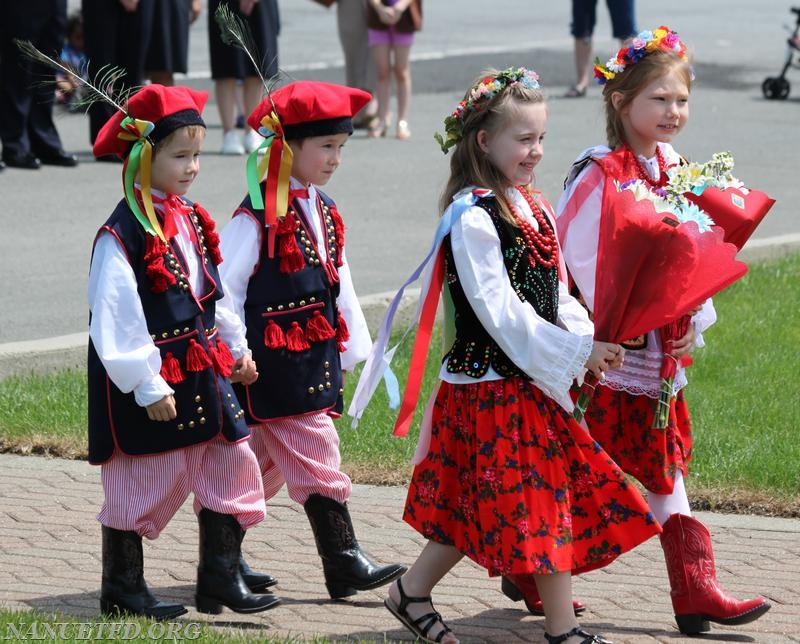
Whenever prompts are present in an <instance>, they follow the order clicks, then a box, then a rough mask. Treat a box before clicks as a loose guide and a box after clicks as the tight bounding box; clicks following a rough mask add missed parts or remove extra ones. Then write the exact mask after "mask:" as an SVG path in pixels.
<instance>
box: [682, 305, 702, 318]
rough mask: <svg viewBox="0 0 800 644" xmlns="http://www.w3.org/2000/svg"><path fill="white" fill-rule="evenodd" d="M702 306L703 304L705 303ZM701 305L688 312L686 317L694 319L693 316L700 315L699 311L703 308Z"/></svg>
mask: <svg viewBox="0 0 800 644" xmlns="http://www.w3.org/2000/svg"><path fill="white" fill-rule="evenodd" d="M703 304H705V302H704V303H703ZM703 304H698V305H697V306H695V307H694V308H693V309H692V310H691V311H689V312H688V313H687V314H686V315H688V316H689V317H690V318H691V317H694V316H695V315H697V314H698V313H700V310H701V309H702V308H703Z"/></svg>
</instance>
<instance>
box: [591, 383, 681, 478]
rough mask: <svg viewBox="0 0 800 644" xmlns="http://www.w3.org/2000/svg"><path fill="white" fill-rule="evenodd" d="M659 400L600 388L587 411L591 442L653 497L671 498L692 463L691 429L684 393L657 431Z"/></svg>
mask: <svg viewBox="0 0 800 644" xmlns="http://www.w3.org/2000/svg"><path fill="white" fill-rule="evenodd" d="M655 405H656V400H654V399H653V398H648V397H647V396H635V395H633V394H629V393H627V392H625V391H617V390H615V389H611V388H610V387H604V386H602V385H601V386H599V387H597V388H596V389H595V392H594V397H593V398H592V401H591V403H589V408H588V409H587V410H586V415H585V420H586V424H587V425H588V427H589V431H590V432H591V433H592V437H593V438H594V439H595V440H596V441H597V442H598V443H600V444H601V445H602V446H603V449H605V450H606V451H607V452H608V453H609V454H610V455H611V458H613V459H614V460H615V461H616V462H617V464H618V465H619V466H620V467H621V468H622V469H623V471H624V472H626V473H627V474H630V475H631V476H633V477H634V478H636V480H638V481H639V482H640V483H641V484H642V485H644V487H645V488H646V489H647V490H649V491H650V492H654V493H656V494H671V493H672V489H673V487H674V485H675V476H676V475H677V473H678V472H681V473H682V474H683V475H684V476H686V474H687V472H688V469H689V461H691V460H692V423H691V419H690V418H689V407H688V406H687V405H686V400H685V398H684V396H683V391H680V392H678V395H677V396H675V397H674V398H673V399H672V402H671V403H670V410H669V422H668V423H667V427H665V428H664V429H653V428H652V427H651V425H652V424H653V416H654V415H655V409H656V407H655Z"/></svg>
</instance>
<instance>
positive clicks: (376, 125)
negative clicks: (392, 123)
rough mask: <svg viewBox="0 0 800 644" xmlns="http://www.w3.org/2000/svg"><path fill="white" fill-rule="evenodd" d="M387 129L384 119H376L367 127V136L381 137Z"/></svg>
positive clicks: (372, 137)
mask: <svg viewBox="0 0 800 644" xmlns="http://www.w3.org/2000/svg"><path fill="white" fill-rule="evenodd" d="M387 129H389V125H388V124H387V123H386V121H382V120H380V119H376V120H375V121H374V122H373V123H372V124H371V125H370V126H369V128H367V136H368V137H369V138H371V139H381V138H383V137H384V136H386V130H387Z"/></svg>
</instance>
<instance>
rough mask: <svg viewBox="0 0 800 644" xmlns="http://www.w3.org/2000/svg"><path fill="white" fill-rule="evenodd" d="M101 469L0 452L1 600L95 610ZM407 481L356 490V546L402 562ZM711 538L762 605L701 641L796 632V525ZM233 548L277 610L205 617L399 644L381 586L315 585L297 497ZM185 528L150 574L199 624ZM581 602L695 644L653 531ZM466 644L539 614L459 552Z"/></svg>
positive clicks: (448, 590)
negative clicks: (339, 594) (338, 595)
mask: <svg viewBox="0 0 800 644" xmlns="http://www.w3.org/2000/svg"><path fill="white" fill-rule="evenodd" d="M101 496H102V493H101V487H100V470H99V468H96V467H92V466H90V465H88V464H86V463H84V462H76V461H66V460H60V459H45V458H39V457H33V456H30V457H21V456H12V455H0V604H2V605H4V606H6V607H8V608H22V609H33V608H35V609H39V610H43V611H53V610H57V611H61V612H64V613H66V614H69V615H74V616H77V617H88V618H91V617H94V616H96V615H97V611H98V591H99V584H100V528H99V524H98V523H97V522H96V520H95V514H96V512H97V510H98V507H99V503H100V501H101ZM404 497H405V490H404V489H401V488H383V487H370V486H355V489H354V491H353V497H352V499H351V512H352V514H353V520H354V522H355V524H356V528H357V532H358V535H359V538H360V540H361V542H362V545H364V546H365V549H366V550H367V551H368V552H369V553H370V554H371V555H372V556H374V558H375V559H377V560H380V561H383V562H390V561H400V562H405V563H410V562H412V561H413V560H414V558H415V557H416V555H417V553H418V552H419V550H420V547H421V544H422V540H421V538H420V537H419V535H418V534H417V533H416V532H414V531H413V530H412V529H411V528H410V527H408V526H407V525H405V524H404V523H402V522H401V520H400V515H401V508H402V504H403V500H404ZM698 516H699V518H700V519H701V520H702V521H704V522H705V523H706V524H707V525H708V527H709V529H710V530H711V533H712V535H713V539H714V544H715V550H716V554H717V567H718V577H719V579H720V580H721V582H722V583H723V585H724V586H725V588H726V589H727V590H728V591H730V592H731V593H732V594H736V595H739V596H741V597H744V596H748V595H749V594H755V593H761V594H763V595H764V596H766V597H768V598H769V599H770V601H771V602H772V603H773V608H772V610H771V611H770V612H769V613H767V614H766V615H765V616H764V617H762V618H761V619H760V620H759V621H756V622H755V623H753V624H749V625H746V626H742V627H738V628H736V627H728V628H722V627H720V628H717V627H715V628H714V629H713V630H712V631H711V634H709V635H707V636H705V637H704V638H703V639H706V640H710V641H715V642H719V641H733V642H763V643H766V644H773V643H781V642H800V616H798V610H797V606H798V605H800V590H798V586H799V585H800V521H799V520H788V519H771V518H765V517H752V516H733V515H715V514H709V513H701V514H700V515H698ZM245 552H246V554H247V557H248V560H249V562H250V563H251V564H252V565H253V567H254V568H256V569H262V570H265V571H268V572H270V573H273V574H275V575H276V576H277V577H278V578H279V580H280V584H279V585H278V587H277V588H276V592H277V594H279V595H280V596H281V597H282V598H284V602H283V604H282V605H281V606H278V607H277V608H275V609H273V610H271V611H268V612H266V613H261V614H260V615H253V616H243V615H237V614H235V613H232V612H230V611H227V610H226V611H225V612H224V613H223V614H222V615H220V616H217V622H216V623H218V624H220V625H224V626H226V627H230V626H234V627H241V628H243V629H247V632H248V633H252V635H253V639H254V640H257V639H259V638H264V637H270V636H286V637H295V638H297V640H293V641H302V639H303V638H310V637H313V636H317V635H319V636H324V637H327V638H329V639H330V640H331V641H368V642H372V641H377V642H384V641H387V640H388V641H410V639H411V638H410V637H409V636H408V634H407V633H406V631H405V630H403V629H402V628H401V627H400V624H399V623H398V622H397V621H396V620H395V619H394V617H392V616H391V615H390V614H389V613H388V612H387V611H386V610H385V609H384V608H383V606H382V601H383V597H384V594H383V591H384V589H378V590H377V591H372V592H364V593H360V594H359V595H358V596H357V599H356V601H343V602H336V603H334V602H331V601H329V600H328V596H327V593H326V592H325V590H324V585H323V581H322V573H321V570H320V565H319V560H318V558H317V554H316V549H315V546H314V541H313V536H312V534H311V530H310V528H309V526H308V523H307V521H306V517H305V514H304V512H303V510H302V508H301V507H300V506H298V505H297V504H295V503H293V502H292V501H291V500H290V499H289V498H288V496H286V495H285V494H283V493H282V494H280V495H279V496H278V497H277V498H276V499H274V500H273V503H271V504H270V507H269V513H268V518H267V520H266V521H265V522H264V523H262V524H261V525H259V526H257V527H256V528H253V529H252V530H251V531H250V532H249V533H248V535H247V538H246V540H245ZM196 558H197V527H196V521H195V518H194V516H193V514H192V511H191V505H190V504H189V503H187V504H186V505H185V506H184V507H183V508H182V509H181V510H180V512H179V513H178V515H177V516H176V517H175V519H174V520H173V522H172V523H171V524H170V525H169V526H168V527H167V529H166V530H165V532H164V533H163V534H162V536H161V537H160V538H159V539H158V540H157V541H155V542H146V545H145V570H146V576H147V580H148V583H149V584H150V586H151V588H152V589H153V590H154V591H155V592H156V593H157V594H158V595H159V596H161V597H163V598H165V599H172V600H178V601H181V602H184V603H185V604H186V605H187V606H189V607H190V611H189V613H188V615H187V616H186V617H184V618H183V619H186V620H189V621H210V616H206V615H200V614H198V613H196V612H195V611H194V609H193V608H192V607H191V606H192V604H193V602H194V580H195V565H196ZM575 593H576V596H577V597H579V598H580V599H582V600H583V601H584V602H586V604H587V605H588V607H589V610H588V611H587V612H586V613H585V614H584V615H583V619H582V624H583V625H584V626H586V627H587V628H589V629H590V630H594V631H597V632H602V633H604V634H605V635H606V636H607V637H609V638H610V639H612V640H614V641H615V642H617V643H618V644H619V643H631V644H633V643H637V644H639V643H642V644H644V643H647V642H650V643H652V642H670V643H671V642H688V641H694V642H697V641H698V639H699V638H692V639H690V638H684V637H682V636H681V635H680V633H678V631H677V628H676V627H675V623H674V621H673V618H672V613H671V606H670V601H669V590H668V584H667V577H666V572H665V569H664V562H663V558H662V556H661V550H660V547H659V545H658V540H657V539H652V540H650V541H649V542H648V543H646V544H644V545H643V546H641V547H639V548H638V549H637V550H635V551H634V552H631V553H627V554H625V555H624V556H622V557H621V558H620V559H619V560H617V561H616V562H614V563H613V564H612V565H611V566H609V567H607V568H605V569H603V570H600V571H596V572H593V573H590V574H587V575H585V576H582V577H580V578H578V579H576V580H575ZM434 599H435V601H436V605H437V608H438V609H439V610H440V611H441V612H442V613H443V615H444V616H445V619H446V620H447V621H448V623H449V624H450V626H451V627H452V628H453V629H454V630H455V631H456V632H457V633H458V635H459V637H460V638H461V641H462V642H464V643H465V644H469V643H478V642H492V643H497V644H510V643H513V642H540V641H543V638H542V631H543V628H542V623H543V622H542V620H541V619H539V618H535V617H532V616H530V615H528V614H527V612H525V611H524V609H523V607H522V604H521V603H519V604H514V603H512V602H510V601H509V600H508V599H506V598H505V597H504V596H503V595H502V594H501V592H500V584H499V583H498V581H497V580H495V579H489V578H487V577H486V575H485V573H484V572H483V570H482V569H481V568H479V567H478V566H476V565H474V564H472V563H470V562H466V561H464V562H462V563H460V564H459V565H458V566H456V568H454V569H453V571H452V572H451V573H450V574H449V575H448V576H447V577H445V579H444V580H443V581H442V583H441V584H440V586H439V587H438V588H437V590H436V594H435V596H434Z"/></svg>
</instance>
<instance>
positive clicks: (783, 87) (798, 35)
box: [761, 7, 800, 99]
mask: <svg viewBox="0 0 800 644" xmlns="http://www.w3.org/2000/svg"><path fill="white" fill-rule="evenodd" d="M792 13H793V14H795V15H796V16H797V22H796V24H795V26H794V31H793V32H792V35H791V37H790V38H789V40H788V41H787V43H788V45H789V49H788V51H787V52H786V62H785V63H784V65H783V69H782V70H781V75H780V76H770V77H769V78H765V79H764V82H763V83H761V91H762V92H764V98H770V99H784V98H786V97H787V96H789V88H790V85H789V81H788V80H786V72H787V71H788V70H789V68H790V67H797V68H800V53H799V52H800V7H792ZM795 55H797V56H798V61H797V62H794V57H795Z"/></svg>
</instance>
